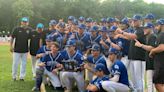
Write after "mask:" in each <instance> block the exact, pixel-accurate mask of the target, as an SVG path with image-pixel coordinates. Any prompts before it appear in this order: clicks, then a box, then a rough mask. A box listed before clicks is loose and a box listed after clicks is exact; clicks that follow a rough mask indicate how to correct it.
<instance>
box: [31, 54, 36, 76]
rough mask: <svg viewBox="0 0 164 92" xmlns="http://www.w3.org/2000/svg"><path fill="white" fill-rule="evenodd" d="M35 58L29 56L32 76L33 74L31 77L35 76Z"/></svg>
mask: <svg viewBox="0 0 164 92" xmlns="http://www.w3.org/2000/svg"><path fill="white" fill-rule="evenodd" d="M36 60H37V59H36V56H32V55H31V65H32V74H33V77H35V76H36Z"/></svg>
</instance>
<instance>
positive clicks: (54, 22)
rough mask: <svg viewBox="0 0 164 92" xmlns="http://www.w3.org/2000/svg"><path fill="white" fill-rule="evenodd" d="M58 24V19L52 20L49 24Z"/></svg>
mask: <svg viewBox="0 0 164 92" xmlns="http://www.w3.org/2000/svg"><path fill="white" fill-rule="evenodd" d="M56 24H57V22H56V20H50V23H49V26H52V25H56Z"/></svg>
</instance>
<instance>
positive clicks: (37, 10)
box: [0, 0, 164, 33]
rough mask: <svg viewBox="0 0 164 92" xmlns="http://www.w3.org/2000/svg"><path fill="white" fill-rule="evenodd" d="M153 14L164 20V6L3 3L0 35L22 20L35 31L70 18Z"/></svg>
mask: <svg viewBox="0 0 164 92" xmlns="http://www.w3.org/2000/svg"><path fill="white" fill-rule="evenodd" d="M147 13H153V14H154V15H155V16H156V19H158V18H163V17H164V5H163V4H157V3H150V4H148V3H145V2H144V1H143V0H133V1H131V0H0V31H1V32H2V31H5V32H6V33H7V31H9V32H11V30H12V28H13V27H14V26H17V25H18V24H19V22H20V18H21V17H24V16H27V17H29V18H30V26H32V27H33V28H35V26H36V24H37V23H39V22H41V23H43V24H45V26H48V23H49V20H51V19H56V20H58V19H61V18H62V19H64V20H65V21H66V20H67V17H68V16H70V15H73V16H75V17H76V18H78V17H79V16H84V17H92V18H93V19H94V20H95V21H100V19H101V18H103V17H117V18H123V17H132V16H133V15H134V14H142V15H143V16H145V15H146V14H147Z"/></svg>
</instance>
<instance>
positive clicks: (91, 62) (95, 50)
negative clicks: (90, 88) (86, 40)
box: [84, 44, 109, 81]
mask: <svg viewBox="0 0 164 92" xmlns="http://www.w3.org/2000/svg"><path fill="white" fill-rule="evenodd" d="M91 50H92V51H91V53H92V54H91V55H89V56H88V57H87V59H86V60H87V63H86V64H85V65H84V68H85V69H87V71H88V72H87V73H86V75H87V76H86V80H89V81H91V80H92V78H93V74H94V73H95V72H94V70H93V68H94V67H95V65H96V64H98V63H102V64H104V65H105V68H106V71H105V74H106V75H107V74H109V71H108V69H107V64H106V59H105V56H104V55H102V54H101V53H100V46H99V45H98V44H94V45H93V46H92V48H91Z"/></svg>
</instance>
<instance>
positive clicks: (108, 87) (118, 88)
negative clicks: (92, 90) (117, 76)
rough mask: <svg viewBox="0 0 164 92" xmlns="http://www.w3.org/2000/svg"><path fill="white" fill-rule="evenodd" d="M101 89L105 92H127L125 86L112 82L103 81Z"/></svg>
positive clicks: (127, 89) (127, 88)
mask: <svg viewBox="0 0 164 92" xmlns="http://www.w3.org/2000/svg"><path fill="white" fill-rule="evenodd" d="M102 87H103V89H104V90H105V91H107V92H129V87H128V86H127V85H125V84H122V83H118V82H114V81H103V82H102Z"/></svg>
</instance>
